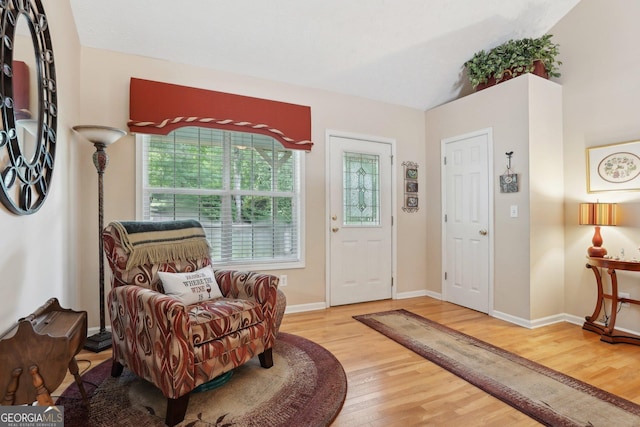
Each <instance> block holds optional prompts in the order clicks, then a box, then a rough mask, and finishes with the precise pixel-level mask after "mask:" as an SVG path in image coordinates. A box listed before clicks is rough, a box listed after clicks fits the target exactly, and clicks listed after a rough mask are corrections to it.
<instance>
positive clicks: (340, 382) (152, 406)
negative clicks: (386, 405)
mask: <svg viewBox="0 0 640 427" xmlns="http://www.w3.org/2000/svg"><path fill="white" fill-rule="evenodd" d="M273 361H274V365H273V367H272V368H271V369H263V368H262V367H260V363H259V361H258V358H257V357H256V358H255V359H252V360H250V361H249V362H248V363H246V364H245V365H243V366H241V367H239V368H237V369H235V370H234V371H233V375H232V376H231V379H230V380H229V382H227V383H226V384H224V385H222V386H221V387H219V388H216V389H213V390H209V391H203V392H198V393H195V392H194V393H193V394H192V395H191V398H190V400H189V406H188V408H187V414H186V416H185V419H184V421H183V422H182V423H180V424H179V425H180V426H183V427H186V426H189V427H191V426H260V427H262V426H296V427H298V426H313V427H317V426H328V425H329V424H331V422H332V421H333V420H334V419H335V417H336V416H337V415H338V413H339V412H340V409H341V408H342V404H343V403H344V399H345V397H346V394H347V378H346V375H345V373H344V369H343V368H342V365H341V364H340V362H338V360H337V359H336V358H335V357H334V356H333V355H332V354H331V353H330V352H329V351H327V350H326V349H325V348H323V347H321V346H320V345H318V344H316V343H314V342H312V341H309V340H307V339H304V338H301V337H298V336H296V335H292V334H286V333H283V332H280V333H279V334H278V339H277V340H276V345H275V347H274V352H273ZM110 374H111V360H107V361H105V362H103V363H101V364H100V365H98V366H97V367H95V368H94V369H92V370H90V371H89V372H87V373H86V374H85V375H83V377H82V378H83V380H84V381H85V388H86V389H87V393H88V394H90V395H91V396H92V397H91V400H90V404H89V408H87V407H86V406H85V405H84V404H83V403H82V400H81V398H80V393H79V391H78V388H77V386H76V385H75V384H74V385H72V386H70V387H69V388H67V389H66V390H65V391H64V393H63V394H62V396H61V397H60V398H59V399H58V400H57V402H56V405H64V415H65V423H64V425H65V427H75V426H78V427H80V426H82V427H87V426H96V427H98V426H100V427H102V426H104V427H106V426H136V427H143V426H164V417H165V414H166V399H165V398H164V396H163V395H162V393H160V391H159V390H158V389H157V388H155V387H154V386H153V385H151V384H150V383H148V382H146V381H144V380H142V379H140V378H138V377H136V376H134V375H133V374H131V373H130V371H129V370H128V369H126V368H125V370H124V372H123V374H122V375H121V376H120V377H118V378H113V377H111V375H110Z"/></svg>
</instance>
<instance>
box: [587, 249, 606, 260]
mask: <svg viewBox="0 0 640 427" xmlns="http://www.w3.org/2000/svg"><path fill="white" fill-rule="evenodd" d="M587 254H588V255H589V256H590V257H594V258H602V257H604V256H605V255H606V254H607V250H606V249H605V248H603V247H602V246H597V247H596V246H591V247H590V248H589V249H587Z"/></svg>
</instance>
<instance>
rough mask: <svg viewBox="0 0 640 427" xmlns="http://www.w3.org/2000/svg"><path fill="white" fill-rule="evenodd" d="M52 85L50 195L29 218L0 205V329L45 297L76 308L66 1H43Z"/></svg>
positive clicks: (73, 101) (71, 56) (72, 95)
mask: <svg viewBox="0 0 640 427" xmlns="http://www.w3.org/2000/svg"><path fill="white" fill-rule="evenodd" d="M43 4H44V8H45V11H46V14H47V18H48V22H49V31H50V33H51V41H52V44H53V49H54V54H55V67H56V74H57V76H56V77H57V83H58V86H57V88H58V90H57V94H58V138H57V144H56V145H57V148H56V159H55V167H54V172H53V178H52V183H51V192H50V194H49V196H48V197H47V199H46V202H45V203H44V205H43V206H42V207H41V208H40V210H39V211H38V212H36V213H35V214H32V215H26V216H17V215H14V214H12V213H10V212H9V211H8V210H7V209H5V208H4V206H2V207H0V236H1V237H0V239H1V240H0V278H1V279H0V301H2V304H1V307H2V309H0V331H4V330H5V329H7V328H8V327H9V326H10V325H11V324H13V322H15V321H16V320H17V319H18V318H20V317H23V316H26V315H28V314H30V313H31V312H32V311H33V310H34V309H36V308H37V307H39V306H40V305H42V304H43V303H44V302H45V301H46V300H47V299H49V298H51V297H57V298H58V299H59V300H60V303H61V305H62V306H63V307H67V308H75V309H80V308H82V307H79V306H78V301H77V298H76V295H77V293H78V292H79V291H80V289H79V286H78V282H77V280H76V276H75V271H76V269H75V265H76V260H75V259H74V258H75V236H76V234H75V227H74V224H73V223H74V220H75V217H76V209H75V205H76V198H75V196H76V194H75V191H74V188H73V182H74V181H75V172H74V168H73V167H72V164H73V159H74V157H75V152H74V147H73V146H72V142H71V130H70V127H71V126H72V125H73V124H75V118H76V117H77V112H78V109H79V87H78V84H77V83H78V81H79V80H80V56H79V52H80V44H79V40H78V36H77V33H76V31H75V24H74V22H73V17H72V15H71V9H70V6H69V1H68V0H55V1H53V0H45V1H43Z"/></svg>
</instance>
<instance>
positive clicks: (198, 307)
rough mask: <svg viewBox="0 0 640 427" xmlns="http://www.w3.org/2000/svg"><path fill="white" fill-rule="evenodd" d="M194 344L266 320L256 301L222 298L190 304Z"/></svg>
mask: <svg viewBox="0 0 640 427" xmlns="http://www.w3.org/2000/svg"><path fill="white" fill-rule="evenodd" d="M188 310H189V311H188V314H189V320H190V323H191V334H192V338H193V344H194V345H196V346H198V345H201V344H204V343H207V342H209V341H213V340H215V339H219V338H221V337H225V336H227V335H229V334H232V333H234V332H236V331H238V330H241V329H245V328H248V327H249V326H253V325H255V324H258V323H261V322H263V321H264V313H263V312H262V306H261V305H260V304H258V303H257V302H255V301H249V300H239V299H229V298H220V299H217V300H209V301H203V302H201V303H198V304H194V305H192V306H189V308H188Z"/></svg>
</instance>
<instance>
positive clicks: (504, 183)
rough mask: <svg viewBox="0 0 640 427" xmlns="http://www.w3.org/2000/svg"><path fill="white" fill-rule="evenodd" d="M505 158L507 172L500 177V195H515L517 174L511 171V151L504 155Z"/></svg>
mask: <svg viewBox="0 0 640 427" xmlns="http://www.w3.org/2000/svg"><path fill="white" fill-rule="evenodd" d="M504 154H505V155H506V156H507V170H506V171H505V172H504V174H502V175H500V192H501V193H517V192H518V174H517V173H515V172H514V171H513V169H511V157H512V156H513V151H509V152H507V153H504Z"/></svg>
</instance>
